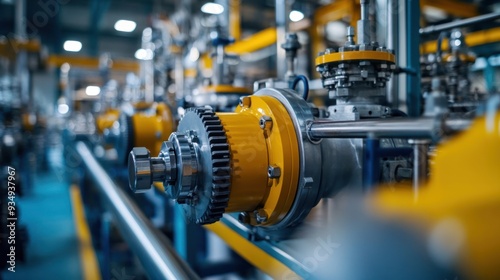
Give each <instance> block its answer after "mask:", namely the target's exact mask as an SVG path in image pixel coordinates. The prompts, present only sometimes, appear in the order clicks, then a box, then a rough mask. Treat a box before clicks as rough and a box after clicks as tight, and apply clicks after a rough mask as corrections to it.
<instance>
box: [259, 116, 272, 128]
mask: <svg viewBox="0 0 500 280" xmlns="http://www.w3.org/2000/svg"><path fill="white" fill-rule="evenodd" d="M259 126H260V128H262V129H265V130H271V127H272V126H273V120H272V119H271V117H269V116H262V117H261V118H260V120H259Z"/></svg>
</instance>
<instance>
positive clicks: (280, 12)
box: [275, 0, 291, 79]
mask: <svg viewBox="0 0 500 280" xmlns="http://www.w3.org/2000/svg"><path fill="white" fill-rule="evenodd" d="M275 4H276V8H275V9H276V13H275V14H276V71H277V72H276V73H277V76H278V78H280V79H285V78H286V77H285V75H286V51H285V50H284V49H283V48H282V47H281V45H282V44H284V43H285V42H286V34H287V33H288V23H289V19H288V16H289V14H290V11H291V1H286V0H276V1H275Z"/></svg>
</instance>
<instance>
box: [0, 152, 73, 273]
mask: <svg viewBox="0 0 500 280" xmlns="http://www.w3.org/2000/svg"><path fill="white" fill-rule="evenodd" d="M49 162H50V167H49V171H47V172H44V173H38V174H35V175H34V176H35V177H34V180H33V182H34V184H33V187H32V189H31V191H30V192H29V193H28V194H26V195H25V196H24V197H19V198H18V202H19V203H18V204H19V209H20V210H19V211H20V212H19V214H20V216H21V217H20V220H19V221H20V223H22V224H24V225H26V226H27V230H28V236H29V241H28V244H27V245H26V247H27V250H26V251H27V262H26V263H19V262H17V263H16V272H15V273H12V272H8V271H6V272H3V273H2V276H3V278H4V279H82V275H83V274H82V268H81V264H80V252H79V245H78V239H77V235H76V232H75V224H74V218H73V211H72V205H71V198H70V186H69V183H68V182H66V181H65V180H64V178H63V176H61V170H64V168H63V165H62V152H61V149H58V148H53V149H51V150H50V152H49Z"/></svg>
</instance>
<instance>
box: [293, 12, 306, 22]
mask: <svg viewBox="0 0 500 280" xmlns="http://www.w3.org/2000/svg"><path fill="white" fill-rule="evenodd" d="M302 19H304V13H302V12H299V11H291V12H290V20H291V21H293V22H297V21H301V20H302Z"/></svg>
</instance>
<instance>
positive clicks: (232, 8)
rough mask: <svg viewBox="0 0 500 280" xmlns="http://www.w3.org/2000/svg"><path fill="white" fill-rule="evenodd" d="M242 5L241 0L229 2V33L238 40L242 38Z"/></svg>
mask: <svg viewBox="0 0 500 280" xmlns="http://www.w3.org/2000/svg"><path fill="white" fill-rule="evenodd" d="M240 5H241V2H240V0H231V1H230V2H229V33H230V34H231V37H233V38H234V39H235V40H236V41H239V40H240V38H241V14H240Z"/></svg>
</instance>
